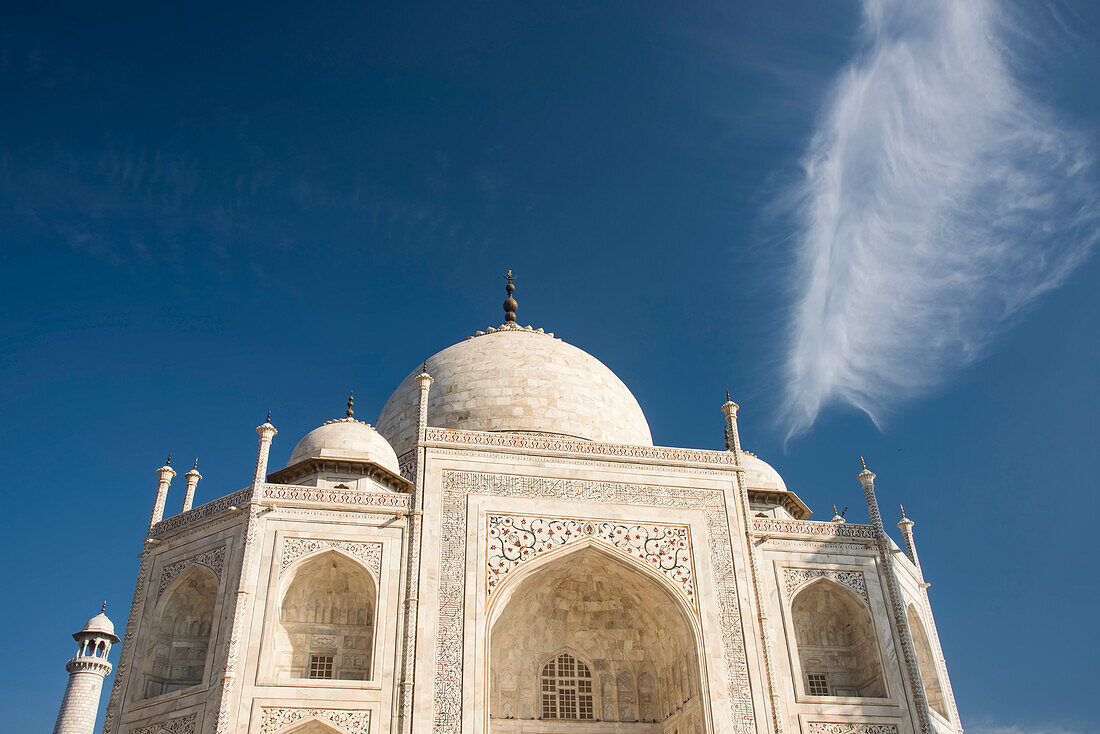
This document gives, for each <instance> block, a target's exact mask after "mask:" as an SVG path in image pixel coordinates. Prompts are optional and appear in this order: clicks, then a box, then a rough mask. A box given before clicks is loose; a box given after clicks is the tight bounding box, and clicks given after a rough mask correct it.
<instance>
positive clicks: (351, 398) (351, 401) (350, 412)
mask: <svg viewBox="0 0 1100 734" xmlns="http://www.w3.org/2000/svg"><path fill="white" fill-rule="evenodd" d="M353 405H355V391H354V390H352V391H350V392H348V410H347V413H345V415H347V417H348V420H349V421H350V420H354V419H353V417H352V416H354V415H355V411H354V410H352V406H353Z"/></svg>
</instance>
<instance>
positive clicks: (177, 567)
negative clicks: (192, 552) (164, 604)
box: [157, 545, 225, 599]
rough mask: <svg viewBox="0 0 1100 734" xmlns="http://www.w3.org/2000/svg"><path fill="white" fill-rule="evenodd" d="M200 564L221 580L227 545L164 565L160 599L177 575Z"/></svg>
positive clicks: (159, 590) (158, 595)
mask: <svg viewBox="0 0 1100 734" xmlns="http://www.w3.org/2000/svg"><path fill="white" fill-rule="evenodd" d="M196 563H197V564H198V565H200V566H205V567H206V568H209V569H210V570H211V571H213V572H214V575H215V576H217V577H218V580H221V577H222V565H223V564H224V563H225V546H224V545H222V546H218V547H217V548H214V549H213V550H208V551H206V552H205V553H203V554H202V555H198V556H193V557H192V558H185V559H183V560H182V561H176V562H175V563H170V564H168V565H167V566H165V567H164V570H163V571H162V572H161V574H160V586H159V587H158V588H157V598H158V599H159V598H160V596H161V594H163V593H164V590H165V589H167V588H168V587H169V586H171V585H172V582H173V581H175V580H176V577H177V576H179V575H180V574H181V573H183V572H184V571H186V570H187V569H188V568H190V567H191V566H193V565H195V564H196Z"/></svg>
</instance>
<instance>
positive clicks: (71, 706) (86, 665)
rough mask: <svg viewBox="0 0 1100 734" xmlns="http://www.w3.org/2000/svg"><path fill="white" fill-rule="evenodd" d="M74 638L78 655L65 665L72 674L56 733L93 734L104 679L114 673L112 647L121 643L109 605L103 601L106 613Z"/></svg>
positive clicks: (54, 729) (93, 618) (62, 703)
mask: <svg viewBox="0 0 1100 734" xmlns="http://www.w3.org/2000/svg"><path fill="white" fill-rule="evenodd" d="M73 639H74V640H76V656H75V657H73V658H72V659H71V660H70V661H69V662H68V663H67V664H66V665H65V670H67V671H69V685H68V686H66V688H65V698H63V699H62V700H61V711H60V712H58V714H57V723H56V724H54V727H53V734H92V732H93V730H94V729H95V720H96V716H97V715H98V714H99V699H100V694H101V692H102V690H103V679H104V678H106V677H107V676H108V675H109V674H110V672H111V664H110V663H109V662H107V656H108V655H109V654H110V652H111V645H113V644H115V643H117V642H118V637H117V636H115V626H114V624H112V623H111V620H110V619H108V618H107V602H103V610H102V611H101V612H100V613H99V614H97V615H96V616H94V617H92V618H91V619H89V620H88V623H87V624H85V625H84V627H83V628H82V629H81V630H80V631H79V632H77V633H75V634H74V635H73Z"/></svg>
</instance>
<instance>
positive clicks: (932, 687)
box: [905, 604, 950, 719]
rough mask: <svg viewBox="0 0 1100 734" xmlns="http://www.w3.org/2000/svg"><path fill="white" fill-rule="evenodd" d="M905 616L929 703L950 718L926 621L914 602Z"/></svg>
mask: <svg viewBox="0 0 1100 734" xmlns="http://www.w3.org/2000/svg"><path fill="white" fill-rule="evenodd" d="M905 616H906V618H907V619H908V620H909V632H910V634H911V635H912V636H913V646H914V647H915V648H916V651H917V668H918V669H919V670H920V677H921V681H922V682H923V683H924V696H925V698H927V699H928V705H929V706H931V707H932V710H933V711H935V712H936V713H937V714H939V715H940V716H942V717H943V718H945V719H950V717H949V716H948V714H947V699H946V698H945V697H944V695H943V683H942V681H941V680H940V674H939V670H938V668H937V666H936V657H935V655H933V653H932V645H931V643H930V641H929V639H928V632H927V631H926V630H925V628H924V622H923V621H922V620H921V617H920V614H919V613H918V612H917V608H916V607H915V606H913V605H912V604H910V605H909V606H908V607H906V609H905Z"/></svg>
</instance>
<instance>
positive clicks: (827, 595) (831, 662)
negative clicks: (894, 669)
mask: <svg viewBox="0 0 1100 734" xmlns="http://www.w3.org/2000/svg"><path fill="white" fill-rule="evenodd" d="M791 616H792V619H793V622H794V630H795V640H796V642H797V645H798V658H799V661H800V662H801V664H802V683H803V686H804V687H805V690H806V693H807V694H809V695H811V696H860V697H872V698H881V697H883V696H885V695H886V685H885V682H884V680H883V676H882V664H881V663H880V662H879V654H878V643H877V642H876V640H875V628H874V624H873V623H872V621H871V613H870V612H869V611H868V610H867V607H866V606H864V605H863V603H862V601H861V600H860V599H859V597H857V596H856V595H855V594H854V593H852V592H851V591H849V590H848V589H846V588H845V587H843V586H841V585H840V584H837V583H834V582H833V581H829V580H820V581H815V582H813V583H811V584H810V585H809V586H807V587H805V588H804V589H802V591H800V592H798V595H797V596H795V598H794V602H793V603H792V604H791Z"/></svg>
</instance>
